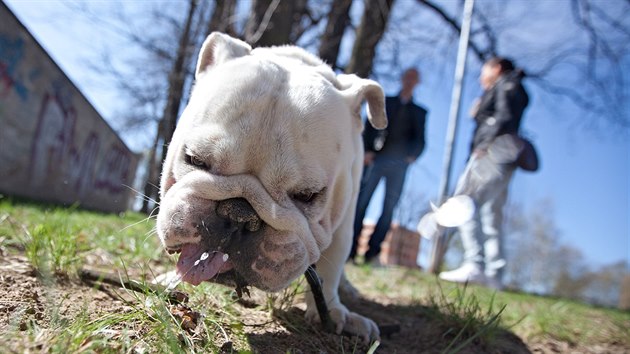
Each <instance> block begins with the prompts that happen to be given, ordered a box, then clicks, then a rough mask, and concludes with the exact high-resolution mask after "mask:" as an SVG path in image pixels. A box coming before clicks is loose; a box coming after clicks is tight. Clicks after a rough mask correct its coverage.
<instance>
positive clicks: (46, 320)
mask: <svg viewBox="0 0 630 354" xmlns="http://www.w3.org/2000/svg"><path fill="white" fill-rule="evenodd" d="M43 279H44V278H42V277H41V276H40V277H38V276H37V275H36V274H35V272H34V270H33V268H32V267H31V266H30V265H29V263H28V262H27V260H26V259H25V258H24V257H22V256H7V255H4V256H3V255H2V253H1V252H0V333H7V332H8V330H10V329H11V330H13V331H15V329H16V328H17V329H19V330H21V331H26V330H27V328H28V327H29V326H32V325H33V324H35V325H37V326H39V327H42V328H46V327H48V326H49V325H50V324H51V317H50V316H51V313H55V312H56V315H57V316H61V317H63V318H67V319H69V320H71V319H72V317H73V316H74V315H76V314H78V313H81V312H82V311H88V313H89V315H90V318H98V317H99V316H102V315H103V314H106V313H120V312H121V311H125V309H129V307H128V305H126V304H125V301H123V300H122V299H121V298H120V295H121V292H119V291H116V289H111V290H112V291H107V288H103V289H102V290H97V289H95V288H94V287H93V286H91V285H89V284H85V283H82V282H80V281H79V280H68V279H66V280H63V279H62V280H60V279H58V278H56V279H55V281H45V280H43ZM251 290H252V295H251V297H250V298H245V299H242V300H240V301H239V304H240V305H239V306H238V311H239V319H240V321H241V322H242V327H241V329H240V330H241V331H242V332H244V333H245V334H246V336H247V340H248V342H249V346H250V347H251V348H252V349H253V350H254V352H256V353H284V352H287V351H289V352H291V353H340V352H342V351H343V352H345V353H365V352H367V350H368V349H369V348H368V347H367V346H365V345H364V344H362V343H360V342H358V340H357V339H356V338H350V337H342V336H337V335H334V334H330V333H325V332H324V331H322V330H321V329H320V328H318V327H314V326H311V325H310V324H308V323H306V322H305V320H304V305H303V304H298V305H296V306H292V307H289V308H287V309H285V310H277V311H275V312H274V313H273V314H270V313H269V312H268V311H266V310H264V308H265V307H264V306H262V305H263V304H265V302H266V297H265V295H264V294H262V293H261V292H258V291H256V290H255V289H251ZM345 303H346V304H347V305H348V307H349V308H350V309H351V310H353V311H356V312H358V313H361V314H363V315H366V316H368V317H371V318H372V319H374V320H375V321H376V322H377V323H378V324H379V325H381V326H383V325H389V326H392V327H398V328H399V330H398V331H397V332H396V333H392V334H390V335H387V336H383V338H382V342H381V345H380V346H379V348H378V349H377V351H376V352H377V353H441V352H443V351H444V350H445V349H446V346H447V345H448V344H449V343H450V342H451V341H452V339H453V338H454V337H455V335H456V333H452V332H451V331H449V328H444V327H443V326H442V325H440V324H439V322H438V321H435V320H432V319H431V316H430V311H429V309H427V308H425V307H423V306H418V305H408V304H399V303H397V301H396V299H393V298H387V297H383V298H378V299H371V300H369V299H357V300H354V301H348V300H346V301H345ZM215 305H216V304H211V303H209V304H207V308H205V309H202V308H194V307H193V308H191V307H187V306H182V305H173V308H171V313H172V314H173V315H174V316H176V317H177V318H180V319H182V320H183V321H184V322H185V323H186V326H187V327H186V328H184V329H185V330H187V331H189V332H190V331H194V330H195V326H196V323H197V322H198V321H199V317H198V316H199V313H203V312H204V311H213V307H214V306H215ZM51 308H54V309H56V310H55V311H51ZM390 328H391V327H390ZM216 337H217V338H218V339H217V343H219V346H221V345H222V347H221V352H222V353H230V352H232V350H236V351H238V350H240V349H242V347H241V344H239V343H233V342H232V340H234V338H231V336H230V333H229V331H228V333H223V334H222V333H220V331H217V333H216ZM221 338H223V339H221ZM342 348H343V349H342ZM8 349H9V350H13V351H15V349H14V348H13V349H12V348H8ZM451 349H452V348H451ZM577 352H579V353H623V352H627V349H624V348H621V347H618V346H615V345H614V344H611V345H607V346H601V345H598V346H592V347H588V348H583V347H580V348H576V347H571V346H570V345H568V344H566V343H562V342H554V341H538V342H530V343H527V344H526V343H524V342H523V341H522V340H521V339H520V338H519V337H517V336H516V335H514V334H513V333H510V332H508V331H500V332H499V334H498V335H497V336H496V338H494V340H493V341H492V343H491V344H490V345H487V344H484V343H481V342H479V341H473V342H472V343H471V344H469V345H467V346H466V347H464V348H463V349H462V350H461V351H460V353H577Z"/></svg>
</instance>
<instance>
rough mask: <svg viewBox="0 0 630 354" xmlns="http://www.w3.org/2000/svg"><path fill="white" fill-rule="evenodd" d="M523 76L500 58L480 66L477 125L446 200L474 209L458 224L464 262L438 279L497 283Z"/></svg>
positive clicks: (523, 103) (517, 152) (517, 150)
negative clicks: (451, 194)
mask: <svg viewBox="0 0 630 354" xmlns="http://www.w3.org/2000/svg"><path fill="white" fill-rule="evenodd" d="M523 76H524V75H523V72H522V71H521V70H515V69H514V65H513V64H512V62H511V61H510V60H508V59H505V58H501V57H494V58H491V59H489V60H487V61H486V62H485V63H484V65H483V67H482V68H481V75H480V77H479V82H480V84H481V87H482V88H483V90H484V93H483V95H482V96H481V98H480V99H479V101H478V102H477V103H476V104H475V106H474V107H473V110H472V112H471V113H472V116H473V118H474V119H475V122H476V123H477V126H476V128H475V132H474V135H473V139H472V144H471V152H470V157H469V160H468V163H467V165H466V168H465V170H464V173H463V174H462V176H461V177H460V179H459V182H458V184H457V187H456V190H455V193H454V194H455V195H456V196H455V197H454V198H451V201H455V203H450V204H451V205H450V207H451V208H453V206H454V205H457V201H461V197H462V196H465V197H464V198H468V197H469V198H470V200H471V201H472V207H471V209H473V208H474V212H473V213H472V218H471V219H470V220H468V221H466V222H465V223H464V224H462V225H461V226H459V231H460V234H461V237H462V243H463V246H464V263H463V265H462V266H461V267H459V268H457V269H455V270H452V271H449V272H442V273H440V278H441V279H444V280H447V281H452V282H459V283H464V282H471V283H480V284H483V285H486V286H489V287H492V288H495V289H500V288H501V287H502V284H501V276H502V269H503V268H504V267H505V264H506V261H505V259H504V256H503V245H502V242H501V241H502V234H501V226H502V223H503V206H504V205H505V202H506V199H507V193H508V186H509V183H510V180H511V178H512V174H513V172H514V170H515V169H516V167H517V166H518V164H519V161H518V160H519V157H520V156H522V154H521V152H522V151H523V149H524V147H523V146H524V145H523V142H522V140H521V139H520V138H518V131H519V127H520V125H521V118H522V116H523V111H524V110H525V108H526V107H527V104H528V103H529V98H528V95H527V92H526V91H525V88H524V87H523V85H522V84H521V80H522V78H523ZM536 168H537V167H536ZM447 203H448V202H447ZM447 203H445V205H446V204H447ZM441 209H443V208H441Z"/></svg>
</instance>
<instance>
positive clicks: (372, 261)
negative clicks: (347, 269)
mask: <svg viewBox="0 0 630 354" xmlns="http://www.w3.org/2000/svg"><path fill="white" fill-rule="evenodd" d="M365 264H367V265H369V266H370V267H372V268H383V267H384V265H383V263H381V260H380V259H379V257H378V256H374V257H370V258H366V259H365Z"/></svg>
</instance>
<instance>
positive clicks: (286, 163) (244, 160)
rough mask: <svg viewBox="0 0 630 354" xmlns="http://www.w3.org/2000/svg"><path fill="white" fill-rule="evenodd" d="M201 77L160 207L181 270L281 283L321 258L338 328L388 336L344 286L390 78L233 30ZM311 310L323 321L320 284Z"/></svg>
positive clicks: (210, 49) (162, 229)
mask: <svg viewBox="0 0 630 354" xmlns="http://www.w3.org/2000/svg"><path fill="white" fill-rule="evenodd" d="M195 79H196V83H195V87H194V89H193V92H192V95H191V98H190V102H189V103H188V106H187V107H186V109H185V111H184V112H183V114H182V116H181V119H180V120H179V123H178V125H177V129H176V131H175V133H174V136H173V140H172V142H171V144H170V145H169V147H168V154H167V157H166V161H165V162H164V169H163V171H162V181H161V197H162V202H161V205H160V212H159V214H158V218H157V231H158V235H159V237H160V239H161V241H162V243H163V245H164V247H165V248H166V250H167V251H169V252H170V253H173V252H181V255H180V257H179V261H178V263H177V272H178V273H179V274H180V276H181V278H182V279H183V280H184V281H186V282H189V283H192V284H195V285H196V284H199V283H200V282H202V281H208V280H212V281H216V282H221V283H226V284H235V285H237V286H239V287H240V286H242V285H252V286H255V287H258V288H260V289H262V290H266V291H278V290H280V289H283V288H285V287H286V286H288V285H289V284H290V283H291V281H292V280H294V279H296V278H297V277H299V276H300V275H302V274H303V273H304V272H305V270H306V268H307V267H308V266H309V265H312V264H316V269H317V271H318V273H319V275H320V277H321V278H322V282H323V292H324V296H325V298H326V301H327V304H328V307H329V310H330V315H331V318H332V320H333V322H334V323H335V325H336V330H337V332H338V333H341V332H342V331H347V332H350V333H354V334H357V335H359V336H361V337H363V338H364V339H365V340H367V339H375V338H378V336H379V333H378V328H377V326H376V324H375V323H374V322H373V321H372V320H370V319H367V318H365V317H363V316H361V315H358V314H356V313H353V312H350V311H348V309H347V308H346V307H345V306H344V305H343V304H341V302H340V301H339V296H338V292H337V291H338V287H339V283H340V279H341V277H342V274H343V265H344V262H345V261H346V258H347V256H348V253H349V250H350V245H351V242H352V224H353V218H354V214H355V204H356V199H357V194H358V191H359V180H360V177H361V171H362V168H363V144H362V142H361V131H362V129H363V123H362V121H361V117H360V108H361V104H362V102H363V101H367V103H368V118H369V121H370V123H371V124H372V125H373V126H374V127H376V128H384V127H385V126H386V125H387V118H386V116H385V110H384V102H385V99H384V95H383V90H382V88H381V87H380V86H379V85H378V84H377V83H376V82H374V81H371V80H366V79H361V78H359V77H357V76H355V75H335V74H334V72H333V71H332V70H331V68H330V67H329V66H327V65H326V64H324V63H323V62H322V61H321V60H320V59H319V58H317V57H315V56H313V55H311V54H309V53H307V52H306V51H304V50H302V49H300V48H297V47H293V46H285V47H273V48H257V49H253V50H252V48H251V47H250V46H249V45H248V44H247V43H245V42H243V41H240V40H238V39H235V38H232V37H230V36H227V35H225V34H222V33H212V34H211V35H210V36H209V37H208V38H207V39H206V41H205V42H204V44H203V47H202V49H201V52H200V54H199V59H198V63H197V70H196V74H195ZM369 112H371V113H369ZM306 317H307V319H308V320H310V321H313V322H318V321H319V315H318V313H317V309H316V307H315V304H314V301H313V298H312V296H308V297H307V312H306Z"/></svg>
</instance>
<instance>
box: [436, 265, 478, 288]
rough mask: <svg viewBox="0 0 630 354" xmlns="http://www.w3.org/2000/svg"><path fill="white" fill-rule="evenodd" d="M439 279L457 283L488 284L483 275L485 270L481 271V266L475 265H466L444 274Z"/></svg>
mask: <svg viewBox="0 0 630 354" xmlns="http://www.w3.org/2000/svg"><path fill="white" fill-rule="evenodd" d="M439 277H440V279H442V280H446V281H451V282H455V283H474V284H482V285H485V284H486V275H485V274H484V273H483V270H481V267H480V266H478V265H476V264H473V263H466V264H464V265H463V266H461V267H459V268H457V269H455V270H451V271H448V272H442V273H440V275H439Z"/></svg>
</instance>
